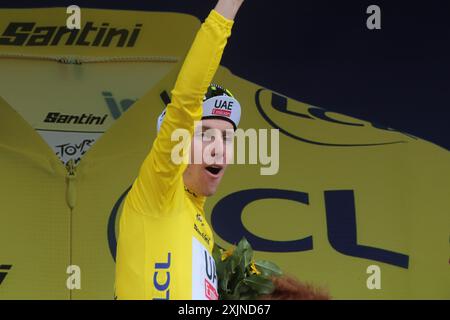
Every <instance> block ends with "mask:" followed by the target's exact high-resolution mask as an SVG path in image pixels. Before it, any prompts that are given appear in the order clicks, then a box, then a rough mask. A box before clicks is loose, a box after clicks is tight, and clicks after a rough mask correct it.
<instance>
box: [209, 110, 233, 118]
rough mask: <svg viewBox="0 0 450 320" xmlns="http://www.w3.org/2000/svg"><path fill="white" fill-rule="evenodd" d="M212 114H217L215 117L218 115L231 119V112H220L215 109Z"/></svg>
mask: <svg viewBox="0 0 450 320" xmlns="http://www.w3.org/2000/svg"><path fill="white" fill-rule="evenodd" d="M212 114H215V115H218V116H225V117H230V115H231V111H228V110H220V109H213V111H212Z"/></svg>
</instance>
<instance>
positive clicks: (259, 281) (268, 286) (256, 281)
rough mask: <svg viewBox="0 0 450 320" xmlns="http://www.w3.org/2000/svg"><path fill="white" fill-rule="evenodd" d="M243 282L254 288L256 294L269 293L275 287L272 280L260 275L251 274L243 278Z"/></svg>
mask: <svg viewBox="0 0 450 320" xmlns="http://www.w3.org/2000/svg"><path fill="white" fill-rule="evenodd" d="M244 283H245V284H247V285H248V286H249V287H250V288H252V289H254V290H255V291H256V292H257V293H258V294H260V295H262V294H270V293H272V292H273V290H274V289H275V286H274V284H273V282H272V281H271V280H270V279H266V278H264V277H261V276H257V275H251V276H250V277H248V278H245V279H244Z"/></svg>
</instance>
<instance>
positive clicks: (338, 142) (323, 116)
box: [255, 88, 417, 147]
mask: <svg viewBox="0 0 450 320" xmlns="http://www.w3.org/2000/svg"><path fill="white" fill-rule="evenodd" d="M255 104H256V108H257V110H258V112H259V113H260V115H261V116H262V117H263V118H264V120H265V121H266V122H267V123H268V124H269V125H271V126H272V127H273V128H276V129H279V130H280V132H281V133H282V134H284V135H286V136H288V137H290V138H292V139H296V140H299V141H301V142H304V143H310V144H314V145H320V146H328V147H366V146H382V145H390V144H398V143H409V142H411V141H414V140H417V138H416V137H414V136H412V135H410V134H407V133H404V132H400V131H398V130H395V129H392V128H389V127H387V126H384V125H381V124H378V123H373V122H369V121H363V120H359V119H356V118H352V117H349V116H346V115H343V114H338V113H335V112H332V111H330V110H326V109H323V108H319V107H315V106H311V105H308V104H305V103H302V102H298V101H295V100H292V99H289V98H287V97H285V96H281V95H279V94H277V93H275V92H271V91H269V90H267V89H263V88H261V89H258V90H257V91H256V92H255Z"/></svg>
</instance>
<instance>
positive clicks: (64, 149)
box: [55, 139, 95, 164]
mask: <svg viewBox="0 0 450 320" xmlns="http://www.w3.org/2000/svg"><path fill="white" fill-rule="evenodd" d="M94 142H95V139H84V140H83V141H81V142H80V143H79V144H77V143H64V144H60V145H57V146H55V148H56V150H57V151H56V155H57V156H58V157H59V158H61V159H63V160H64V159H66V158H67V157H69V158H72V159H74V160H75V164H77V163H78V162H80V159H81V156H82V155H84V154H85V153H86V151H87V150H88V149H89V148H90V147H91V146H92V144H93V143H94ZM66 162H67V161H64V163H66Z"/></svg>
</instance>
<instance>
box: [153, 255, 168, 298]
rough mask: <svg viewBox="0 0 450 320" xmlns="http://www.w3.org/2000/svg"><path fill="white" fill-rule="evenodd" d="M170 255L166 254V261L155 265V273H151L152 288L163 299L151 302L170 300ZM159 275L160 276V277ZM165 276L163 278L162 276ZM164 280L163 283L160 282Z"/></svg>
mask: <svg viewBox="0 0 450 320" xmlns="http://www.w3.org/2000/svg"><path fill="white" fill-rule="evenodd" d="M171 258H172V253H171V252H168V253H167V261H165V262H157V263H155V272H154V273H153V286H154V287H155V289H156V290H158V291H160V292H161V293H163V294H164V297H157V298H153V300H170V288H169V286H170V265H171ZM160 274H161V276H160ZM163 274H165V276H164V275H163ZM161 279H164V281H161Z"/></svg>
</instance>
